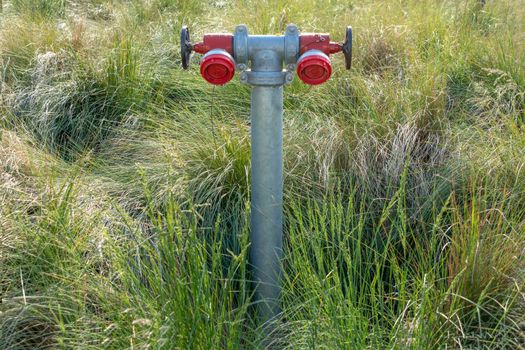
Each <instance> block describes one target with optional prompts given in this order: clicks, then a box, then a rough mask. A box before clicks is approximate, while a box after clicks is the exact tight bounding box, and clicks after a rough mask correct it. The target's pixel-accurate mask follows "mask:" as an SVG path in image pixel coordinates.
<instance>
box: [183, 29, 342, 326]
mask: <svg viewBox="0 0 525 350" xmlns="http://www.w3.org/2000/svg"><path fill="white" fill-rule="evenodd" d="M192 52H197V53H200V54H203V55H204V56H203V57H202V60H201V64H200V73H201V75H202V77H203V78H204V79H205V80H206V81H207V82H209V83H211V84H214V85H224V84H226V83H227V82H229V81H230V80H231V79H232V78H233V76H234V75H235V70H238V71H239V72H240V80H241V82H242V83H245V84H248V85H250V86H252V92H251V96H252V97H251V223H250V241H251V246H250V264H251V266H252V269H253V271H252V272H253V278H254V281H255V283H256V289H255V298H256V300H255V302H256V303H257V305H258V314H259V317H260V318H261V319H262V320H263V321H265V322H266V321H271V320H273V319H275V318H276V317H277V316H278V315H279V313H280V307H279V302H278V299H279V294H280V289H281V287H280V278H281V259H282V246H283V135H282V133H283V85H285V84H289V83H291V82H292V80H293V76H294V71H296V72H297V75H298V76H299V78H300V79H301V80H302V81H303V82H304V83H306V84H309V85H319V84H322V83H324V82H326V81H327V80H328V79H329V78H330V76H331V75H332V66H331V62H330V58H329V56H330V55H331V54H335V53H338V52H342V53H343V54H344V56H345V63H346V69H350V66H351V63H352V28H351V27H347V29H346V40H345V42H344V43H335V42H331V41H330V37H329V35H328V34H311V33H307V34H300V33H299V30H298V29H297V26H295V25H293V24H290V25H288V27H287V28H286V31H285V33H284V35H249V34H248V28H247V27H246V26H245V25H239V26H237V27H236V28H235V32H234V33H233V34H205V35H204V38H203V41H201V42H199V43H196V44H193V43H191V41H190V35H189V30H188V28H187V27H185V26H184V27H182V31H181V57H182V66H183V68H184V69H187V68H188V67H189V62H190V57H191V54H192ZM283 66H284V69H283Z"/></svg>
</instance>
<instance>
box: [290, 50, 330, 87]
mask: <svg viewBox="0 0 525 350" xmlns="http://www.w3.org/2000/svg"><path fill="white" fill-rule="evenodd" d="M297 75H298V76H299V78H300V79H301V80H302V81H303V82H305V83H306V84H309V85H319V84H322V83H324V82H325V81H327V80H328V79H330V76H331V75H332V65H331V64H330V59H329V58H328V56H327V55H325V54H324V53H322V52H321V51H317V50H315V51H313V50H312V51H308V52H306V53H305V54H304V55H302V56H301V57H300V58H299V61H298V63H297Z"/></svg>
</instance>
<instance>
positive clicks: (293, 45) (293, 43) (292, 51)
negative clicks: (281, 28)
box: [284, 24, 300, 65]
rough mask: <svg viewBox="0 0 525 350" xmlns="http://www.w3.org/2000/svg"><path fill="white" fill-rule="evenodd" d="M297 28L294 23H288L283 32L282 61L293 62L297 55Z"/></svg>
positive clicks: (298, 47) (295, 60) (298, 44)
mask: <svg viewBox="0 0 525 350" xmlns="http://www.w3.org/2000/svg"><path fill="white" fill-rule="evenodd" d="M299 50H300V39H299V29H298V28H297V26H296V25H295V24H289V25H288V26H287V27H286V31H285V32H284V63H285V64H286V65H290V64H295V63H296V62H297V57H298V56H299Z"/></svg>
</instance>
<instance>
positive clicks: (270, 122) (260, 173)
mask: <svg viewBox="0 0 525 350" xmlns="http://www.w3.org/2000/svg"><path fill="white" fill-rule="evenodd" d="M251 102H252V105H251V138H252V140H251V141H252V148H251V168H252V170H251V177H252V179H251V181H252V192H251V231H250V239H251V248H250V259H251V263H252V266H253V275H254V276H253V277H254V280H255V282H256V283H257V286H256V291H255V293H256V295H255V297H256V300H257V302H258V303H259V304H258V313H259V317H260V319H262V320H263V321H269V320H272V319H274V318H275V317H276V316H277V315H278V314H279V313H280V308H279V303H278V299H279V293H280V277H281V272H280V270H281V268H280V264H281V258H282V246H283V233H282V231H283V87H282V86H254V87H253V88H252V101H251Z"/></svg>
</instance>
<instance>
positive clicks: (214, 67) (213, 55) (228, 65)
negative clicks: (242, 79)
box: [201, 50, 235, 85]
mask: <svg viewBox="0 0 525 350" xmlns="http://www.w3.org/2000/svg"><path fill="white" fill-rule="evenodd" d="M201 75H202V77H203V78H204V79H205V80H206V81H207V82H208V83H210V84H214V85H224V84H226V83H227V82H229V81H230V80H232V78H233V76H234V75H235V61H234V60H233V58H232V57H231V55H230V54H228V53H227V52H226V51H224V50H212V51H210V52H208V53H207V54H206V55H204V57H203V59H202V62H201Z"/></svg>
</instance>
